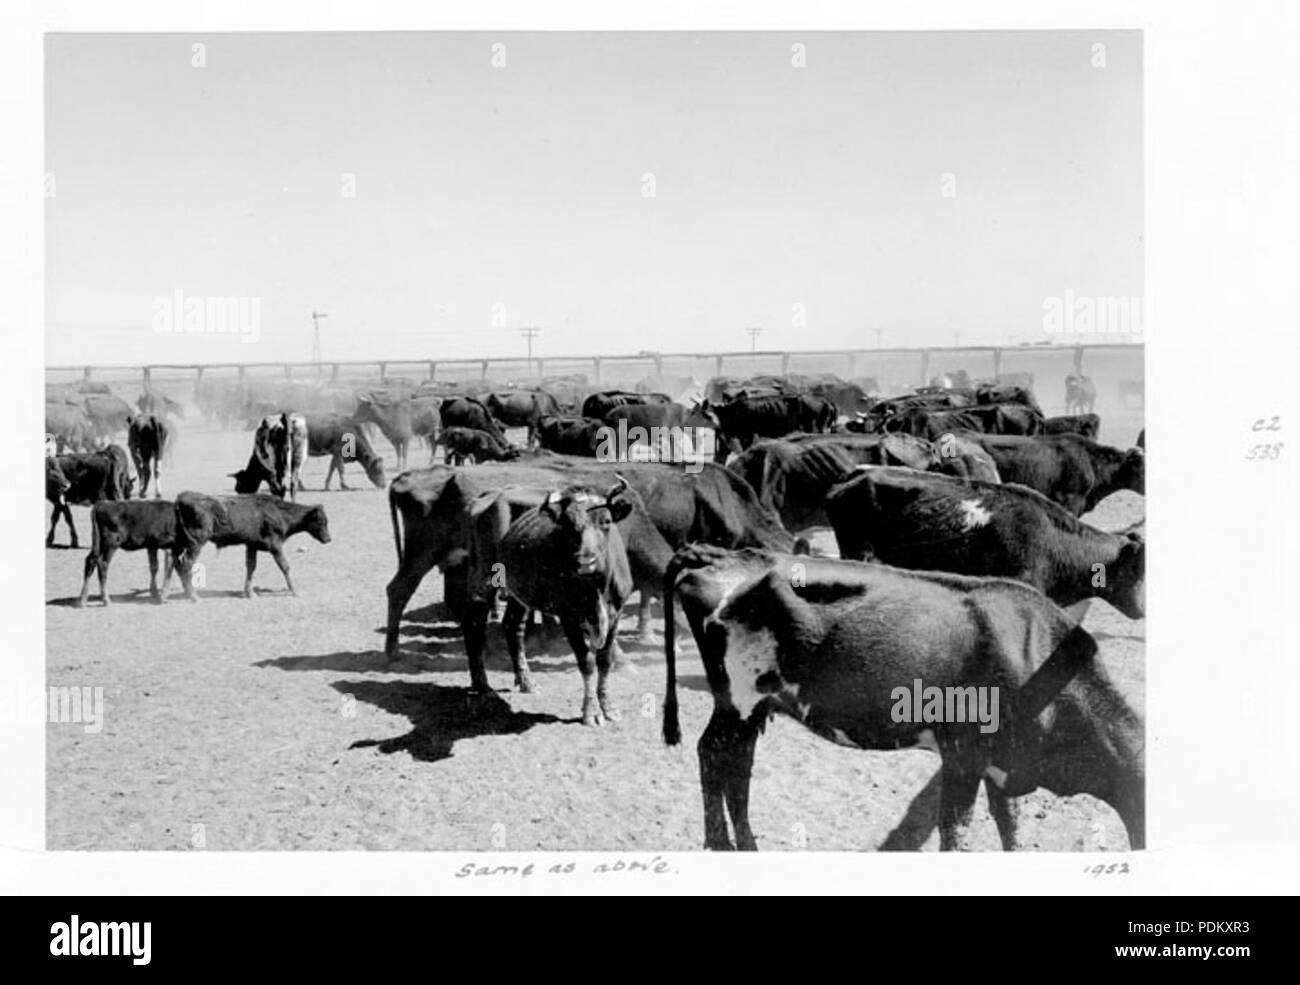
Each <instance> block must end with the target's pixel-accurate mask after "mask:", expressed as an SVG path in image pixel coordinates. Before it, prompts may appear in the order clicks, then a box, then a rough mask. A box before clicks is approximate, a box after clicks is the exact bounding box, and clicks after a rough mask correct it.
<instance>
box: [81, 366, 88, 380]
mask: <svg viewBox="0 0 1300 985" xmlns="http://www.w3.org/2000/svg"><path fill="white" fill-rule="evenodd" d="M81 378H82V379H83V380H89V379H90V367H89V366H83V367H81Z"/></svg>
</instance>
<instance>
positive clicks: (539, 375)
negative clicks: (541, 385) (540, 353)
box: [533, 359, 546, 380]
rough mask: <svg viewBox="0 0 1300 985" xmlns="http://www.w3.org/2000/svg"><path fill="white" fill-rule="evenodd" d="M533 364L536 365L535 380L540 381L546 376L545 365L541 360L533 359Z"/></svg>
mask: <svg viewBox="0 0 1300 985" xmlns="http://www.w3.org/2000/svg"><path fill="white" fill-rule="evenodd" d="M533 362H535V363H537V378H538V379H539V380H540V379H541V378H542V377H543V376H545V375H546V363H545V361H544V360H541V359H534V360H533Z"/></svg>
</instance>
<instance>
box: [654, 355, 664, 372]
mask: <svg viewBox="0 0 1300 985" xmlns="http://www.w3.org/2000/svg"><path fill="white" fill-rule="evenodd" d="M663 375H664V357H663V356H658V355H657V356H655V376H663Z"/></svg>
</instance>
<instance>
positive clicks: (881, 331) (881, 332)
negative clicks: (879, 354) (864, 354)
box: [876, 328, 885, 349]
mask: <svg viewBox="0 0 1300 985" xmlns="http://www.w3.org/2000/svg"><path fill="white" fill-rule="evenodd" d="M884 334H885V330H884V329H883V328H877V329H876V348H877V349H879V348H880V340H881V338H882V337H883V336H884Z"/></svg>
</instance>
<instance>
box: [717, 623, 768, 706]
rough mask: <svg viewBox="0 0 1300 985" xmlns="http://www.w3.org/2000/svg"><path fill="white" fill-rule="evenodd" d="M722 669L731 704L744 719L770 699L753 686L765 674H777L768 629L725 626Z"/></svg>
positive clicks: (732, 624) (738, 625) (730, 624)
mask: <svg viewBox="0 0 1300 985" xmlns="http://www.w3.org/2000/svg"><path fill="white" fill-rule="evenodd" d="M723 665H724V666H725V667H726V670H727V680H728V681H729V682H730V684H731V687H730V691H731V703H732V704H733V705H734V706H735V708H736V710H737V711H738V712H740V716H741V717H742V718H748V717H749V716H750V715H752V714H753V713H754V709H755V708H757V707H758V705H759V704H760V703H762V702H763V701H765V700H766V699H767V698H769V697H771V696H772V695H771V694H770V693H767V694H764V693H760V692H759V690H758V688H757V687H756V686H755V685H756V682H757V681H758V679H759V678H760V677H762V676H763V675H764V674H766V673H769V672H771V673H777V674H779V673H780V669H779V668H778V666H777V662H776V637H775V636H773V635H772V631H771V630H769V629H757V630H753V629H748V628H746V627H744V626H741V625H740V624H738V623H734V622H732V623H728V624H727V655H726V658H725V660H724V663H723Z"/></svg>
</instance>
